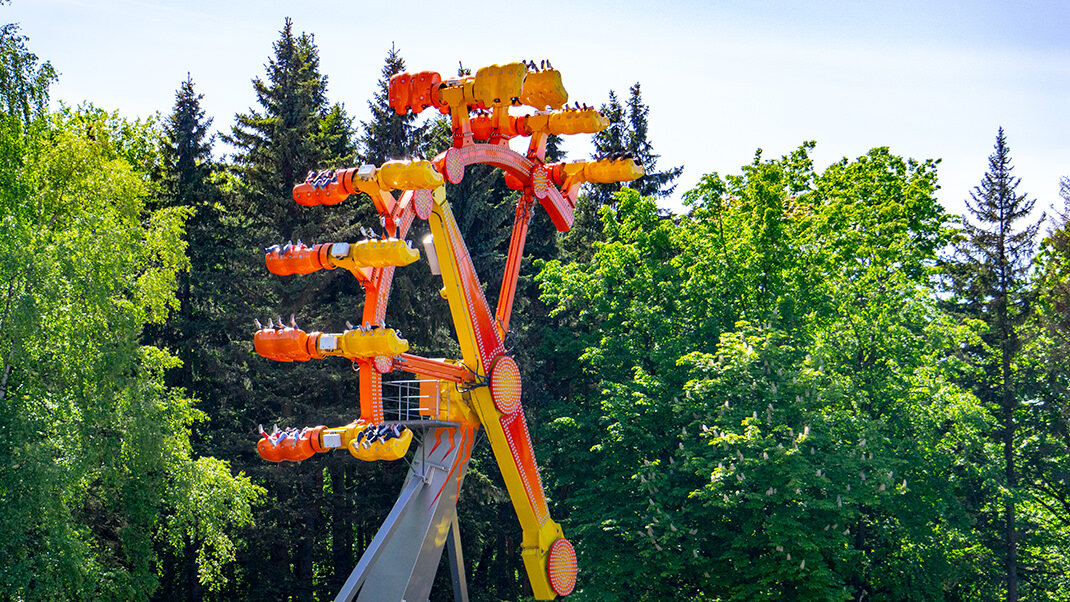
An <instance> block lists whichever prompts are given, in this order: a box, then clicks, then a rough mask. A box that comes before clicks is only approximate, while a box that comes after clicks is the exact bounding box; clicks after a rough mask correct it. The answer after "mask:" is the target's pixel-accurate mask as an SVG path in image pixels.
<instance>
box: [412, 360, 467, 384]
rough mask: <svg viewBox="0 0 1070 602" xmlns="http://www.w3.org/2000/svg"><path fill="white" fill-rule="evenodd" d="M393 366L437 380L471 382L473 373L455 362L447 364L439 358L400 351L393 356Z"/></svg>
mask: <svg viewBox="0 0 1070 602" xmlns="http://www.w3.org/2000/svg"><path fill="white" fill-rule="evenodd" d="M394 368H395V369H397V370H404V371H405V372H410V373H412V374H419V375H422V376H427V377H431V378H437V379H438V380H448V381H450V382H455V383H465V382H472V381H473V380H475V374H473V373H472V371H471V370H466V369H464V368H463V367H461V366H458V365H456V364H449V363H446V362H443V361H441V360H434V359H430V358H426V357H420V356H418V355H413V354H411V353H402V354H401V355H399V356H397V357H395V358H394Z"/></svg>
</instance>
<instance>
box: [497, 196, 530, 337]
mask: <svg viewBox="0 0 1070 602" xmlns="http://www.w3.org/2000/svg"><path fill="white" fill-rule="evenodd" d="M531 205H532V199H531V195H530V194H528V193H525V194H524V195H523V196H522V197H520V202H518V203H517V204H516V215H515V216H514V217H513V234H512V237H511V238H510V240H509V255H508V257H507V258H506V260H505V274H504V275H503V276H502V288H501V292H500V293H499V294H498V310H497V312H495V322H496V324H497V327H498V336H499V337H501V338H502V339H503V340H504V339H505V333H507V332H509V318H510V317H511V316H512V313H513V299H514V297H515V296H516V282H517V279H518V278H519V277H520V264H521V262H522V260H523V259H524V243H525V241H527V237H528V224H530V223H531Z"/></svg>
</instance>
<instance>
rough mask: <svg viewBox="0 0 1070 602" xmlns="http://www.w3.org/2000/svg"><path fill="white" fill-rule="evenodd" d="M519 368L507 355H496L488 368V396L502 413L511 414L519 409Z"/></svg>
mask: <svg viewBox="0 0 1070 602" xmlns="http://www.w3.org/2000/svg"><path fill="white" fill-rule="evenodd" d="M520 391H521V386H520V368H517V366H516V361H515V360H513V358H511V357H509V356H508V355H501V356H498V359H496V360H494V366H493V367H492V368H491V369H490V397H491V399H493V400H494V407H496V408H498V411H499V412H501V413H502V414H506V415H509V414H512V413H513V412H516V411H517V410H519V409H520Z"/></svg>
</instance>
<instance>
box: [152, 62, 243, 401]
mask: <svg viewBox="0 0 1070 602" xmlns="http://www.w3.org/2000/svg"><path fill="white" fill-rule="evenodd" d="M203 98H204V95H203V94H198V93H197V92H196V91H195V90H194V86H193V78H192V77H191V76H190V75H189V74H187V75H186V80H185V81H183V82H182V83H181V84H180V85H179V88H178V90H177V91H176V92H175V104H174V107H173V109H172V111H171V114H170V115H169V116H168V117H167V119H166V120H165V121H164V125H163V134H164V139H163V143H162V144H161V149H160V150H161V153H160V154H161V160H160V165H159V169H158V173H157V174H156V178H157V179H158V180H159V182H160V195H159V197H158V198H157V199H156V204H157V205H159V206H163V207H175V206H178V207H187V208H189V210H190V216H189V219H188V220H187V221H186V242H187V245H188V246H187V249H186V254H187V256H188V257H189V259H190V269H189V272H187V273H184V274H182V275H181V276H180V279H179V284H178V291H177V297H178V300H179V303H180V304H181V305H180V309H179V311H178V314H177V315H176V316H175V317H174V318H172V319H171V320H169V321H168V322H167V323H166V324H161V325H153V326H152V327H150V328H147V329H146V335H147V336H148V337H149V338H150V339H151V340H153V341H154V342H155V343H156V344H159V345H162V346H165V347H168V348H170V349H171V350H172V351H173V352H175V353H177V354H178V356H179V357H180V358H181V359H182V366H181V367H179V368H176V369H174V370H172V371H171V374H170V375H169V376H170V378H171V380H172V383H173V384H174V385H177V386H182V387H186V388H187V389H190V388H192V387H193V384H194V373H195V371H196V368H195V366H196V365H197V364H198V363H199V360H200V358H199V354H198V353H197V351H198V350H199V349H201V345H202V344H203V343H204V341H203V340H202V337H203V336H211V334H210V333H211V332H213V331H214V330H215V327H216V326H217V324H215V321H214V320H213V317H212V316H210V315H208V313H210V310H208V308H209V306H210V305H211V303H210V302H208V299H207V298H206V294H210V291H212V289H213V288H214V286H213V284H215V282H213V275H214V276H215V278H216V280H218V278H219V276H220V268H221V267H222V262H223V255H224V253H225V250H226V238H227V236H226V233H225V232H224V230H223V228H224V226H223V224H222V221H221V218H222V211H221V209H222V207H221V205H220V203H221V201H222V195H221V193H220V191H219V188H218V186H216V184H215V183H214V182H213V181H212V178H213V173H214V172H215V171H216V164H215V162H214V159H213V157H212V141H213V136H212V135H211V134H210V133H209V131H210V128H211V125H212V120H211V118H208V117H206V116H205V113H204V109H202V108H201V104H200V103H201V99H203Z"/></svg>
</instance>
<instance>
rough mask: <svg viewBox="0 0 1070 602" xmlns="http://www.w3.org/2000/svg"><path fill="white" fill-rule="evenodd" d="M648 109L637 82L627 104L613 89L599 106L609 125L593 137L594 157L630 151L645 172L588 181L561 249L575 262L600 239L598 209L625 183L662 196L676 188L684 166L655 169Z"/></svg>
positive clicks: (610, 204)
mask: <svg viewBox="0 0 1070 602" xmlns="http://www.w3.org/2000/svg"><path fill="white" fill-rule="evenodd" d="M649 113H650V108H649V107H647V106H646V105H645V104H644V103H643V98H642V93H641V91H640V87H639V83H638V82H636V83H635V85H633V86H632V87H631V88H630V89H629V95H628V101H627V103H626V106H622V105H621V104H620V101H619V100H618V99H617V94H616V92H614V91H612V90H610V91H609V101H608V102H607V103H606V104H604V105H602V115H604V116H605V117H606V119H607V120H609V126H608V127H606V129H604V130H602V131H601V132H598V133H597V134H595V136H594V147H595V152H594V154H593V158H605V157H615V156H621V155H624V154H630V155H631V156H632V158H633V159H634V161H635V162H636V163H637V164H639V165H640V166H642V167H643V170H644V171H645V173H646V175H644V176H642V177H641V178H639V179H637V180H635V181H633V182H628V183H627V184H620V183H617V184H590V185H588V186H587V187H586V188H585V191H584V194H582V195H581V196H580V198H579V200H578V201H577V202H576V212H575V215H576V217H575V223H574V224H573V226H572V230H571V231H570V232H569V233H568V234H567V235H566V236H565V237H564V238H563V240H562V248H563V250H564V252H565V253H566V255H567V256H568V257H571V258H572V259H573V260H575V261H588V260H589V259H590V258H591V254H592V245H593V244H594V242H595V241H598V240H600V238H599V234H600V231H601V222H600V220H599V217H598V211H599V209H600V208H601V207H615V206H616V200H615V198H616V197H615V195H616V193H617V192H618V191H620V190H621V189H622V187H624V186H627V187H628V188H631V189H633V190H637V191H639V194H640V195H642V196H652V197H655V198H664V197H667V196H669V195H670V194H672V192H673V191H674V190H675V189H676V185H675V184H673V182H675V181H676V179H677V178H679V177H680V174H681V173H683V170H684V168H683V166H678V167H672V168H669V169H667V170H664V171H658V168H657V163H658V158H659V155H657V154H656V153H654V146H653V144H652V143H651V142H650V140H649V138H648V136H647V116H648V115H649Z"/></svg>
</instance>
